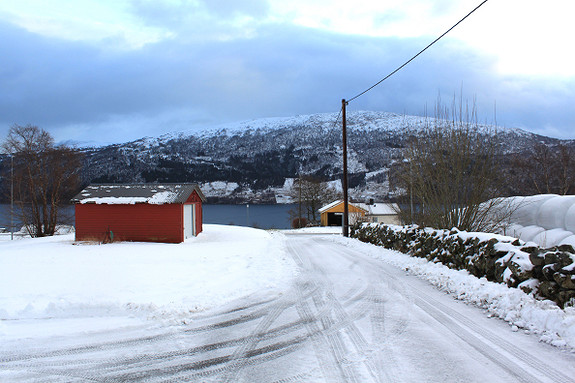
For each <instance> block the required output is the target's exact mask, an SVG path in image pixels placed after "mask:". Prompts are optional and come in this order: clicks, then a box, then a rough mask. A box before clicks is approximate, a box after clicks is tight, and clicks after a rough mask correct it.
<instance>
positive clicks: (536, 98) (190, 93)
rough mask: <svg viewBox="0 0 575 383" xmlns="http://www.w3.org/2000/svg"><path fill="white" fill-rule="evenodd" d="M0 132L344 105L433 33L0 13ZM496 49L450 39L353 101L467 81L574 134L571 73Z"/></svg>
mask: <svg viewBox="0 0 575 383" xmlns="http://www.w3.org/2000/svg"><path fill="white" fill-rule="evenodd" d="M0 34H1V35H2V36H5V37H6V38H5V39H3V40H2V41H0V51H1V52H2V56H3V58H4V59H3V62H2V64H1V66H0V88H1V89H2V92H1V93H0V137H1V136H4V135H5V133H6V132H7V129H8V127H9V126H10V125H11V124H13V123H18V124H26V123H33V124H36V125H39V126H41V127H43V128H46V129H48V130H50V131H51V132H52V133H53V134H54V135H55V136H56V138H57V139H59V140H67V139H72V140H76V141H85V142H91V141H95V142H121V141H125V140H130V139H136V138H139V137H142V136H155V135H160V134H163V133H166V132H170V131H175V130H184V129H201V128H207V127H209V126H210V125H211V124H216V123H221V122H230V121H236V120H243V119H251V118H260V117H271V116H289V115H296V114H307V113H319V112H337V111H338V109H339V106H340V102H341V99H342V98H350V97H352V96H354V95H355V94H357V93H359V92H361V91H363V90H364V89H366V88H367V87H368V86H370V85H372V84H373V83H374V82H376V81H377V80H379V79H380V78H382V77H383V76H384V75H386V74H387V73H389V72H391V71H392V70H393V69H395V67H397V66H398V65H399V64H401V63H402V62H403V61H405V60H406V59H408V58H409V57H411V55H413V54H414V52H417V51H418V50H419V49H420V48H421V47H423V46H425V44H427V41H425V40H422V39H397V38H366V37H358V36H343V35H338V34H333V33H327V32H318V31H316V30H310V29H305V28H297V27H286V26H266V27H260V28H259V29H258V33H257V37H254V38H250V39H248V38H242V39H238V40H223V41H213V40H207V41H198V40H185V39H184V40H182V39H177V38H174V39H168V40H164V41H162V42H159V43H156V44H150V45H146V46H144V47H143V48H142V49H139V50H131V51H119V50H106V49H105V47H101V46H100V47H99V46H94V45H91V46H90V45H84V44H81V43H77V42H68V41H63V40H54V39H47V38H42V37H39V36H37V35H34V34H31V33H28V32H26V31H24V30H21V29H18V28H16V27H13V26H10V25H7V24H0ZM493 66H494V61H493V58H490V57H484V56H480V55H478V54H477V53H475V52H473V51H470V50H468V49H466V48H464V47H462V46H460V45H458V44H457V43H456V42H449V41H447V40H446V41H445V42H442V43H441V44H439V45H437V46H436V47H434V48H433V49H431V50H429V51H428V52H426V54H425V55H422V56H421V57H420V58H419V59H418V60H416V61H414V62H413V63H412V64H410V65H409V66H408V67H406V68H405V69H404V70H402V71H401V72H399V73H398V74H396V75H395V76H394V77H392V78H390V79H389V80H387V81H386V82H384V83H383V84H381V85H380V86H379V87H377V88H375V89H374V90H373V91H371V92H369V93H367V94H366V95H365V96H362V97H361V98H359V99H358V100H356V101H355V102H353V103H352V104H351V105H350V108H352V109H354V110H361V109H369V110H385V111H391V112H397V113H407V114H420V113H423V111H424V109H425V105H426V104H427V105H433V104H434V103H435V101H436V98H437V94H438V92H441V93H442V94H443V95H444V97H446V98H450V97H451V95H452V94H453V93H457V94H459V92H460V90H461V89H463V92H464V97H465V98H469V99H472V98H473V97H476V98H477V100H478V107H479V111H480V113H481V114H482V116H481V118H482V119H485V120H492V119H493V118H494V117H493V105H494V104H495V103H497V120H498V122H499V123H501V124H503V125H506V126H510V127H511V126H522V127H525V128H527V129H529V130H532V131H535V132H540V133H546V134H551V135H554V136H561V137H574V136H575V126H573V125H572V123H573V121H575V119H574V117H575V116H574V115H573V111H572V109H571V108H570V107H568V105H572V104H573V101H574V100H575V94H574V91H573V89H575V87H573V85H575V84H573V82H571V83H570V84H561V83H552V82H550V80H549V79H535V80H533V79H532V80H529V81H527V80H525V79H523V78H519V77H516V78H512V77H506V78H503V77H500V76H498V75H497V74H496V72H495V71H494V70H493Z"/></svg>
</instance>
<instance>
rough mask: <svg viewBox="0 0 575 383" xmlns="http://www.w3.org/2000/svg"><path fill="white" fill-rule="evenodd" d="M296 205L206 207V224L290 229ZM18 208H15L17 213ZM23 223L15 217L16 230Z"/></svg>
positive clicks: (68, 213)
mask: <svg viewBox="0 0 575 383" xmlns="http://www.w3.org/2000/svg"><path fill="white" fill-rule="evenodd" d="M293 208H294V205H284V204H281V205H252V204H249V205H208V204H206V205H204V209H203V210H204V223H215V224H222V225H237V226H251V227H257V228H260V229H289V228H290V218H289V211H290V210H292V209H293ZM17 209H18V208H17V207H15V208H14V210H15V213H16V212H17ZM62 213H63V214H62V216H63V219H64V220H63V222H64V223H67V224H72V225H73V224H74V208H73V206H65V207H63V208H62ZM21 226H22V222H20V220H18V218H17V214H16V215H15V216H14V227H15V230H19V229H20V227H21ZM0 228H6V229H7V230H8V231H9V230H10V205H6V204H1V205H0Z"/></svg>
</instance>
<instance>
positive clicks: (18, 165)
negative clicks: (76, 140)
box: [2, 125, 81, 237]
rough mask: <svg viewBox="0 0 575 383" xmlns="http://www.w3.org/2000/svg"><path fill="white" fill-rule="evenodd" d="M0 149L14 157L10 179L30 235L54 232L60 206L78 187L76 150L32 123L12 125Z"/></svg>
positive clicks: (78, 168) (79, 164)
mask: <svg viewBox="0 0 575 383" xmlns="http://www.w3.org/2000/svg"><path fill="white" fill-rule="evenodd" d="M2 149H3V151H4V152H5V153H9V154H11V155H12V156H13V158H14V169H13V178H12V180H11V181H12V182H13V183H14V196H15V199H16V203H17V204H18V206H19V208H20V219H21V220H22V222H23V223H24V225H25V227H26V229H27V230H28V232H29V234H30V235H31V236H33V237H43V236H47V235H53V234H54V232H55V230H56V225H57V223H58V215H59V207H60V206H61V204H62V203H63V202H64V201H65V200H66V199H67V198H70V196H71V194H73V193H74V192H76V191H77V189H78V186H79V182H80V181H79V174H78V172H79V170H80V166H81V159H80V155H79V153H78V152H77V151H76V150H74V149H72V148H69V147H66V146H63V145H56V144H55V143H54V139H53V138H52V136H51V135H50V134H49V133H48V132H46V131H45V130H43V129H40V128H38V127H37V126H33V125H26V126H20V125H14V126H12V127H11V128H10V131H9V132H8V136H7V138H6V141H5V142H4V144H3V145H2Z"/></svg>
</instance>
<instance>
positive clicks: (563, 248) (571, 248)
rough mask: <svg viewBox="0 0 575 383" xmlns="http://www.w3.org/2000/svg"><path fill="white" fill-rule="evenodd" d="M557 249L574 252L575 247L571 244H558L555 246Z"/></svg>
mask: <svg viewBox="0 0 575 383" xmlns="http://www.w3.org/2000/svg"><path fill="white" fill-rule="evenodd" d="M557 249H558V250H559V251H563V252H565V253H571V254H575V249H574V248H573V246H571V245H560V246H558V247H557Z"/></svg>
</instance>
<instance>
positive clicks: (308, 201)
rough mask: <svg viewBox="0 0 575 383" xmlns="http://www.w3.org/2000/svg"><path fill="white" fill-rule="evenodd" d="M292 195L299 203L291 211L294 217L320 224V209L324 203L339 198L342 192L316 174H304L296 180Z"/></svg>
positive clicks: (291, 191) (309, 222) (312, 223)
mask: <svg viewBox="0 0 575 383" xmlns="http://www.w3.org/2000/svg"><path fill="white" fill-rule="evenodd" d="M290 196H291V197H292V198H293V199H294V200H295V201H296V204H297V205H296V207H295V209H294V210H292V212H291V215H292V216H293V218H305V219H306V220H307V223H308V224H311V225H318V224H319V223H320V214H319V211H318V210H319V209H320V208H321V207H322V206H323V205H325V204H327V203H330V202H333V201H334V200H336V199H338V198H339V197H340V193H338V192H337V191H336V190H335V189H334V188H333V187H331V186H330V185H329V183H327V182H323V181H321V180H320V179H318V178H316V177H314V176H302V177H299V178H297V179H295V180H294V183H293V185H292V188H291V190H290Z"/></svg>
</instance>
